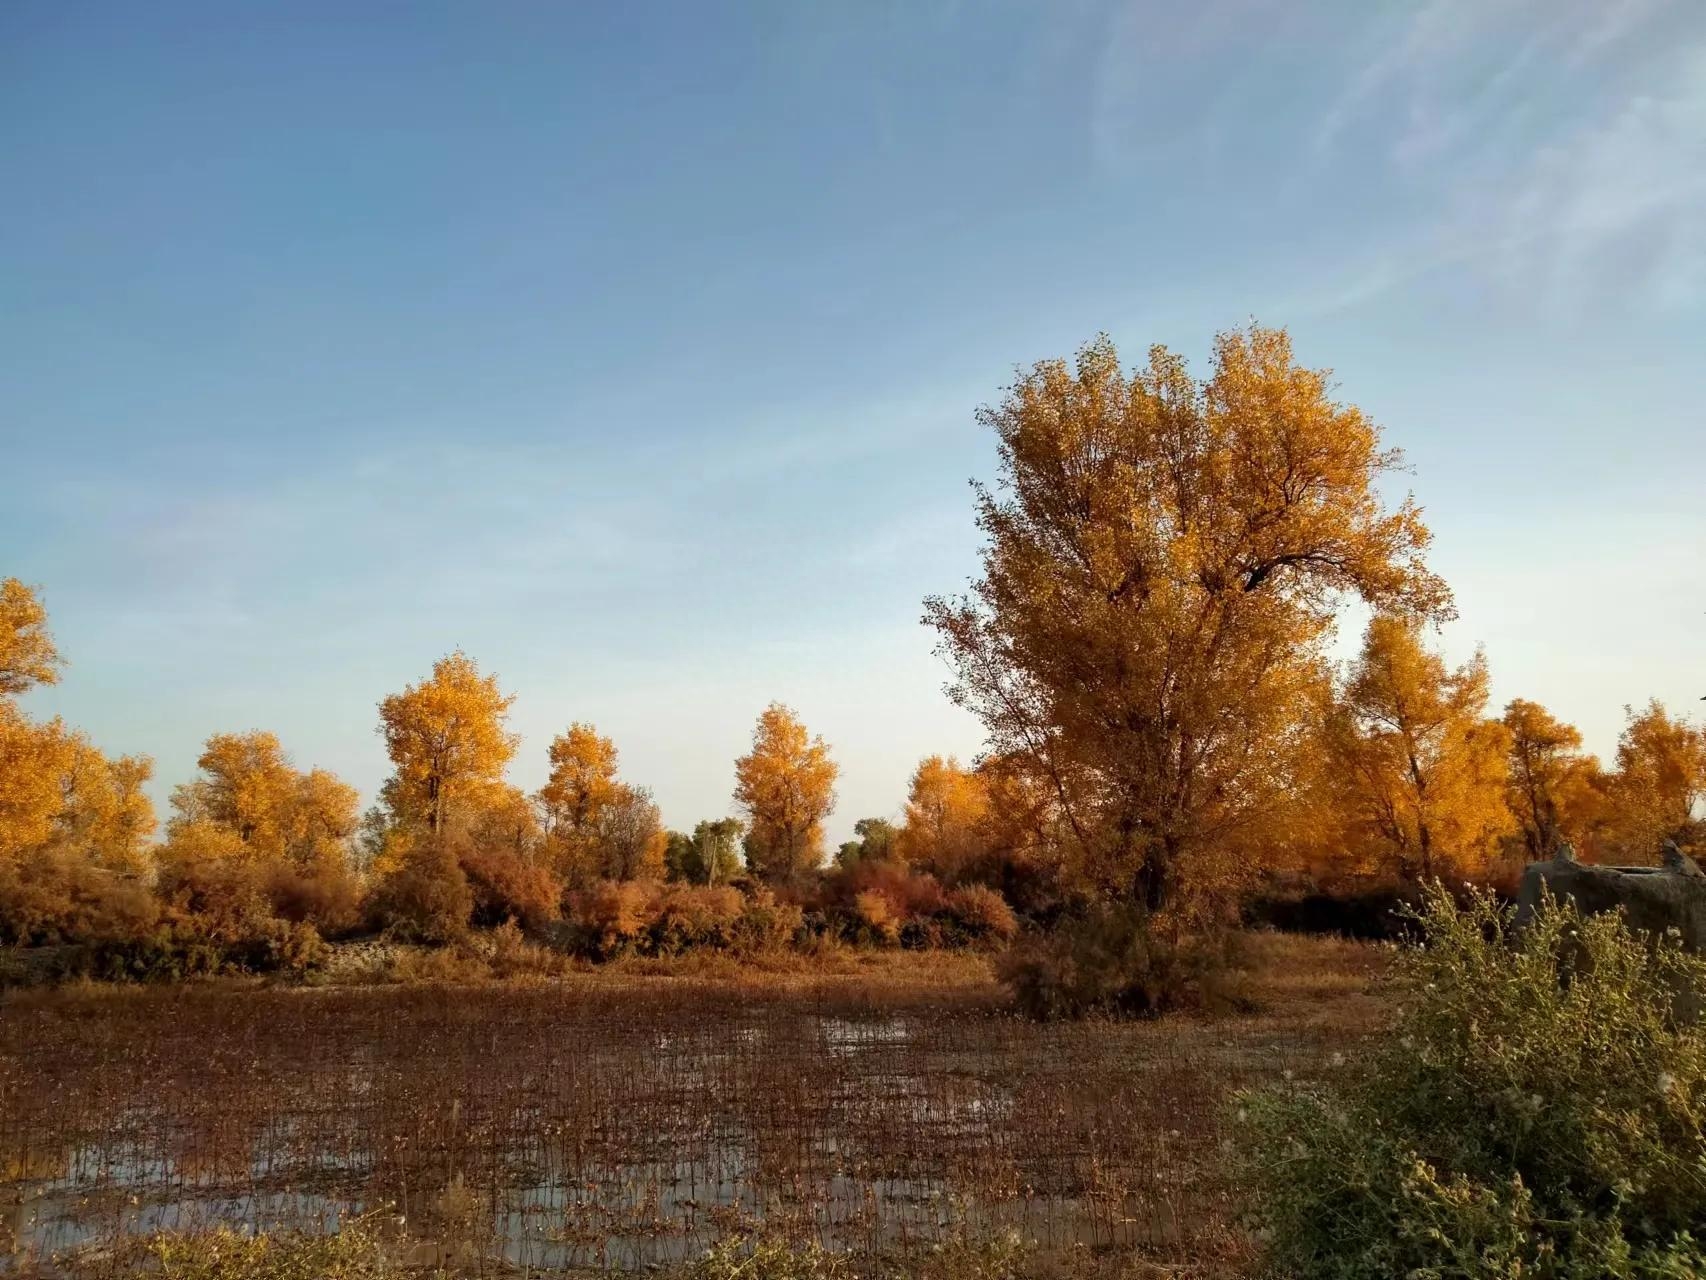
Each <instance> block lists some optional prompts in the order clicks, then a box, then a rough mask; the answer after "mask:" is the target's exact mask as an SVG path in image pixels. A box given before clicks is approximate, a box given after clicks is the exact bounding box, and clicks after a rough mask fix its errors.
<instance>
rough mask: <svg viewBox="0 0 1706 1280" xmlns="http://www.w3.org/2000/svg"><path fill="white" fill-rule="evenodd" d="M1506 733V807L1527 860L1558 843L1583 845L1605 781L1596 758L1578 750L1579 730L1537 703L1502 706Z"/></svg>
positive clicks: (1520, 701)
mask: <svg viewBox="0 0 1706 1280" xmlns="http://www.w3.org/2000/svg"><path fill="white" fill-rule="evenodd" d="M1504 726H1505V729H1506V730H1507V731H1508V732H1509V734H1510V787H1509V797H1510V807H1511V812H1512V813H1513V814H1514V815H1515V816H1516V820H1517V824H1518V827H1519V828H1520V830H1521V834H1522V843H1523V848H1524V850H1525V851H1526V853H1527V854H1528V857H1529V858H1530V859H1531V860H1538V859H1542V858H1550V857H1551V856H1552V855H1553V854H1554V853H1555V852H1557V848H1558V846H1559V844H1561V843H1564V842H1566V841H1567V842H1569V843H1570V844H1572V845H1574V846H1576V848H1577V849H1578V850H1581V849H1583V847H1584V846H1585V845H1586V844H1587V842H1588V841H1589V840H1590V839H1591V837H1592V828H1593V826H1594V825H1595V824H1596V820H1597V816H1598V815H1597V812H1596V811H1597V809H1598V808H1599V807H1600V805H1601V803H1602V798H1601V793H1602V791H1603V783H1602V781H1601V774H1600V771H1599V763H1598V761H1596V760H1595V759H1594V758H1593V757H1592V756H1590V755H1587V754H1586V753H1584V752H1583V751H1582V735H1581V732H1580V731H1579V730H1578V729H1577V728H1576V727H1575V726H1574V725H1571V724H1565V723H1564V722H1563V721H1562V720H1559V719H1558V718H1557V717H1556V716H1554V715H1553V714H1552V713H1551V712H1550V711H1548V710H1547V709H1546V708H1545V707H1543V706H1541V705H1540V704H1539V703H1538V702H1530V701H1528V700H1527V699H1526V698H1513V699H1511V701H1510V702H1509V703H1507V704H1506V705H1505V714H1504Z"/></svg>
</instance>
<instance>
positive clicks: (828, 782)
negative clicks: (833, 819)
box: [734, 702, 840, 884]
mask: <svg viewBox="0 0 1706 1280" xmlns="http://www.w3.org/2000/svg"><path fill="white" fill-rule="evenodd" d="M839 774H840V770H839V769H838V768H837V766H836V764H835V761H833V760H832V759H830V756H829V748H828V747H827V746H825V745H824V741H823V738H822V737H815V738H814V737H812V736H811V735H810V734H808V733H807V732H806V726H805V725H804V724H802V723H801V722H800V719H799V717H798V716H796V715H795V714H794V713H793V711H791V710H790V709H789V708H787V707H785V706H783V705H782V704H781V703H780V702H772V703H771V704H770V705H769V706H768V707H766V708H765V709H764V711H763V712H762V713H761V714H760V715H759V717H758V725H757V727H756V728H755V729H754V730H753V733H752V750H751V751H750V752H748V753H747V754H746V755H744V756H742V757H740V759H738V760H736V761H735V793H734V798H735V803H736V804H737V805H739V806H740V808H741V810H742V811H743V812H744V813H745V814H746V816H747V832H746V861H747V865H748V866H749V867H750V868H751V869H752V870H753V871H754V872H755V873H756V874H757V875H759V876H761V877H763V878H764V879H765V880H768V881H771V882H772V883H776V884H782V883H788V882H790V881H794V880H797V879H798V878H799V877H800V876H801V875H802V874H804V873H806V872H808V871H811V870H814V869H816V868H817V867H818V866H819V865H820V864H821V863H822V861H823V821H824V819H825V818H827V817H828V816H829V815H830V813H831V812H832V811H833V810H834V808H835V780H836V778H837V776H838V775H839Z"/></svg>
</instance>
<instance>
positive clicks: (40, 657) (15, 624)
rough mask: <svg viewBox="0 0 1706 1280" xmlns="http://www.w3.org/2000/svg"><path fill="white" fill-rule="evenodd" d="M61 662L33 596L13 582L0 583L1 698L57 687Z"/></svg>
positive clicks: (38, 604) (9, 579)
mask: <svg viewBox="0 0 1706 1280" xmlns="http://www.w3.org/2000/svg"><path fill="white" fill-rule="evenodd" d="M62 662H63V659H62V658H61V657H60V656H59V650H58V649H57V648H55V647H54V643H53V637H52V636H51V635H50V634H49V633H48V629H47V610H46V609H45V608H44V607H43V606H42V603H41V601H40V600H39V599H38V598H37V597H36V594H35V592H34V591H32V590H31V589H30V588H29V587H27V586H25V585H24V584H23V583H22V582H19V581H18V579H16V578H7V579H6V580H5V581H3V582H0V697H12V696H15V695H17V694H20V693H22V692H24V690H26V689H29V688H32V687H34V686H35V685H38V684H54V683H56V682H57V681H58V680H59V667H60V664H61V663H62Z"/></svg>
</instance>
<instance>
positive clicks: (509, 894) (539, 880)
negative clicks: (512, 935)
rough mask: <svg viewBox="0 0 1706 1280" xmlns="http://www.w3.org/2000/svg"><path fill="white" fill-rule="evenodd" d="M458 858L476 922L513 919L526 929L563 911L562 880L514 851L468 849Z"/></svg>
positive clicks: (542, 924)
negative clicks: (470, 897)
mask: <svg viewBox="0 0 1706 1280" xmlns="http://www.w3.org/2000/svg"><path fill="white" fill-rule="evenodd" d="M458 861H459V862H460V863H461V866H462V872H463V874H464V875H466V876H467V877H468V887H469V888H470V890H472V892H473V895H474V911H473V917H474V923H475V924H476V925H483V926H489V925H501V924H503V923H504V921H506V920H514V921H515V922H516V923H517V924H519V925H521V926H522V927H523V928H525V929H542V928H544V927H545V926H546V925H548V924H552V923H554V922H555V921H556V920H557V919H558V918H559V916H560V915H561V914H562V909H561V903H562V900H563V885H562V882H561V881H559V880H558V879H557V877H556V876H554V875H552V874H551V873H550V872H549V871H548V870H546V869H545V868H544V867H542V866H538V865H536V864H532V863H528V862H526V861H524V860H523V859H522V858H521V857H520V855H518V854H516V853H515V852H513V851H512V850H509V849H480V848H476V849H465V850H463V852H462V854H461V856H460V858H459V859H458Z"/></svg>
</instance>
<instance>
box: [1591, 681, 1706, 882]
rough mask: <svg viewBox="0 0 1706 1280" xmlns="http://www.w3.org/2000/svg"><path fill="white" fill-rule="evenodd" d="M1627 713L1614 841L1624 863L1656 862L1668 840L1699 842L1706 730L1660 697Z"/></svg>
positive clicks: (1612, 797) (1613, 803)
mask: <svg viewBox="0 0 1706 1280" xmlns="http://www.w3.org/2000/svg"><path fill="white" fill-rule="evenodd" d="M1624 710H1625V713H1626V715H1627V717H1628V722H1627V723H1626V724H1625V725H1624V726H1623V733H1622V736H1621V737H1620V738H1619V739H1618V742H1617V768H1616V771H1615V772H1614V773H1613V774H1612V775H1611V778H1610V780H1609V784H1608V786H1607V788H1606V793H1607V794H1606V798H1607V809H1608V812H1607V814H1606V826H1607V828H1608V839H1609V841H1610V843H1611V846H1612V849H1613V850H1614V851H1615V853H1616V854H1617V856H1618V858H1619V859H1621V860H1624V861H1628V862H1632V863H1637V864H1651V863H1655V862H1657V861H1658V857H1659V850H1660V847H1661V846H1662V844H1663V843H1664V841H1666V840H1675V841H1677V842H1678V843H1679V844H1682V845H1693V844H1694V842H1695V839H1696V836H1697V834H1698V827H1699V819H1700V814H1701V808H1702V805H1706V730H1702V729H1701V728H1700V726H1699V725H1695V724H1691V723H1690V722H1689V721H1687V720H1685V719H1683V718H1681V717H1680V716H1673V715H1671V713H1670V712H1669V711H1667V710H1666V709H1665V707H1664V705H1663V704H1662V703H1660V702H1659V701H1658V699H1656V698H1655V699H1654V700H1653V701H1651V702H1649V703H1648V704H1647V705H1646V706H1645V707H1643V708H1641V709H1640V710H1639V711H1637V710H1636V709H1635V708H1633V707H1627V708H1625V709H1624Z"/></svg>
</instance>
